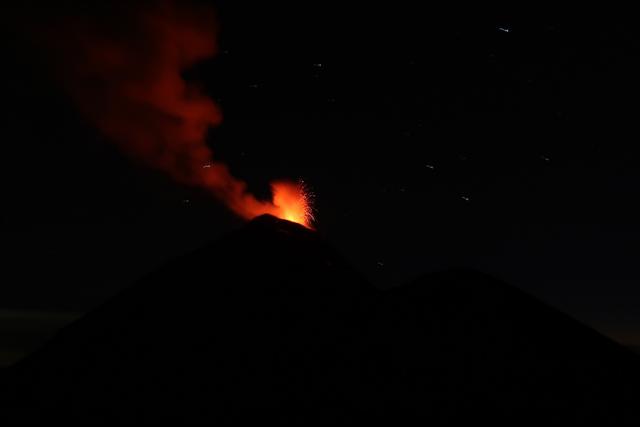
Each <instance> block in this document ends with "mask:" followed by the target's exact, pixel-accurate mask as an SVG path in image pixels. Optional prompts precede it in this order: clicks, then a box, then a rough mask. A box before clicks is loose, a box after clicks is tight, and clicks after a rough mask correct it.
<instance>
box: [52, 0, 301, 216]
mask: <svg viewBox="0 0 640 427" xmlns="http://www.w3.org/2000/svg"><path fill="white" fill-rule="evenodd" d="M121 14H122V16H125V17H126V19H121V20H120V21H119V27H118V28H110V27H108V26H105V25H104V22H102V21H101V19H100V16H95V17H93V18H89V17H85V18H83V19H82V20H80V18H78V17H75V18H72V19H69V20H64V22H58V24H57V25H54V26H53V27H51V28H48V31H44V32H42V34H44V35H45V37H44V38H43V40H42V43H43V45H44V47H45V48H46V49H47V51H48V52H49V53H50V54H51V57H52V58H54V59H53V60H52V61H51V62H52V64H53V67H54V70H55V72H56V75H57V76H58V78H59V80H60V81H61V82H62V83H63V85H64V87H65V88H66V90H67V91H68V93H69V94H70V96H71V97H72V98H73V100H74V101H75V102H76V104H77V105H78V107H79V108H80V110H81V111H82V112H83V113H84V115H85V116H86V117H87V118H88V119H89V120H90V121H91V122H92V123H93V124H94V125H95V126H97V127H98V128H99V129H100V130H101V131H102V132H103V133H104V134H105V135H106V136H107V137H108V138H109V139H110V140H112V141H113V142H114V143H116V144H117V145H118V147H119V148H120V149H121V150H122V151H123V152H124V153H126V154H127V155H129V156H130V157H132V158H134V159H136V160H138V161H140V162H142V163H143V164H145V165H147V166H149V167H151V168H154V169H157V170H161V171H163V172H165V173H167V174H169V175H170V176H172V177H173V178H174V179H175V180H177V181H178V182H180V183H182V184H187V185H192V186H198V187H202V188H205V189H206V190H207V191H208V192H210V193H211V194H212V195H214V196H215V197H216V198H218V199H219V200H220V201H222V202H223V203H224V204H225V205H226V206H227V207H228V208H229V209H230V210H232V211H233V212H234V213H235V214H237V215H238V216H240V217H242V218H245V219H251V218H253V217H255V216H258V215H262V214H271V215H274V216H277V217H279V218H282V219H287V220H289V221H293V222H297V223H300V224H302V225H304V226H306V227H308V228H310V227H311V222H312V215H311V206H310V198H309V193H308V192H307V191H306V188H305V186H304V185H303V184H301V183H294V182H287V181H278V182H274V183H272V184H271V189H272V196H273V201H262V200H258V199H257V198H256V197H255V196H254V195H253V194H251V193H249V192H248V191H247V186H246V184H245V183H244V182H243V181H241V180H239V179H238V178H236V177H234V176H233V175H232V174H231V172H230V171H229V169H228V168H227V166H226V165H224V164H222V163H221V162H219V161H216V160H214V159H213V155H212V152H211V150H210V148H209V146H208V145H207V132H208V130H209V128H210V127H211V126H217V125H219V124H220V123H221V121H222V114H221V112H220V109H219V108H218V106H217V105H216V104H215V103H214V102H213V100H211V99H210V98H209V97H208V96H206V95H205V94H204V93H203V92H202V90H201V89H200V88H199V87H198V86H196V85H195V84H193V83H189V82H187V81H186V80H185V79H184V78H183V74H182V73H183V72H184V71H186V70H188V69H189V68H191V67H193V66H194V65H195V64H196V63H198V62H200V61H202V60H204V59H207V58H209V57H211V56H213V55H214V54H215V53H216V35H217V34H216V33H217V32H216V25H215V19H214V15H213V13H212V12H211V10H209V9H208V8H206V7H196V6H195V5H193V4H190V5H189V7H187V6H186V3H178V2H170V1H166V2H161V3H160V4H159V5H156V6H155V7H150V6H149V4H148V3H144V4H135V5H129V4H127V5H126V7H125V8H124V9H123V10H122V11H121ZM61 58H62V59H63V60H60V59H61Z"/></svg>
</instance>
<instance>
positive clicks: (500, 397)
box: [2, 216, 640, 423]
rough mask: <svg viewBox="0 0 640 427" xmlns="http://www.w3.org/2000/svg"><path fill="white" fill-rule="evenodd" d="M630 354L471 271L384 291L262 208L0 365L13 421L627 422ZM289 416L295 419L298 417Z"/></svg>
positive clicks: (633, 393)
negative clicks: (261, 413)
mask: <svg viewBox="0 0 640 427" xmlns="http://www.w3.org/2000/svg"><path fill="white" fill-rule="evenodd" d="M639 379H640V361H639V359H638V357H637V356H636V355H634V354H632V353H631V352H629V351H628V350H626V349H625V348H623V347H621V346H619V345H617V344H616V343H614V342H612V341H610V340H608V339H607V338H605V337H603V336H601V335H599V334H598V333H596V332H595V331H593V330H591V329H590V328H588V327H587V326H584V325H582V324H580V323H579V322H577V321H575V320H573V319H572V318H570V317H568V316H566V315H564V314H562V313H560V312H558V311H556V310H555V309H553V308H551V307H549V306H547V305H545V304H543V303H542V302H540V301H538V300H537V299H535V298H534V297H532V296H530V295H528V294H526V293H524V292H522V291H520V290H518V289H517V288H514V287H511V286H509V285H507V284H505V283H503V282H501V281H499V280H496V279H494V278H492V277H490V276H487V275H484V274H481V273H478V272H473V271H445V272H441V273H437V274H428V275H425V276H423V277H421V278H420V279H418V280H416V281H414V282H412V283H409V284H406V285H404V286H399V287H396V288H393V289H391V290H385V291H383V290H379V289H377V288H375V287H373V286H372V285H370V284H369V283H368V282H367V281H366V280H365V279H364V278H363V277H361V276H360V275H359V274H358V273H357V272H356V271H355V270H353V269H352V268H351V267H350V266H349V265H348V263H347V262H345V261H344V260H343V259H342V258H341V257H340V256H339V255H338V254H337V253H336V252H335V251H334V250H333V249H332V248H331V247H330V246H329V245H328V244H327V243H326V242H325V241H324V240H323V239H322V238H321V236H320V235H319V234H318V233H316V232H314V231H312V230H309V229H307V228H305V227H303V226H301V225H298V224H295V223H292V222H288V221H284V220H280V219H276V218H274V217H271V216H261V217H258V218H256V219H254V220H253V221H251V222H249V223H248V224H247V225H246V226H245V227H244V228H242V229H240V230H237V231H235V232H233V233H230V234H228V235H227V236H225V237H223V238H221V239H220V240H218V241H216V242H214V243H212V244H211V245H209V246H207V247H204V248H202V249H200V250H198V251H196V252H194V253H191V254H188V255H186V256H183V257H181V258H178V259H175V260H173V261H171V262H169V263H168V264H166V265H165V266H164V267H162V268H161V269H159V270H158V271H156V272H154V273H152V274H149V275H148V276H147V277H145V278H144V279H143V280H141V281H140V282H139V283H137V284H135V285H134V286H131V287H129V288H128V289H126V290H125V291H124V292H122V293H121V294H120V295H118V296H117V297H115V298H114V299H112V300H111V301H108V302H107V303H106V304H104V305H103V306H102V307H100V308H99V309H97V310H95V311H93V312H90V313H88V314H87V315H86V316H84V317H83V318H82V319H80V320H78V321H77V322H75V323H73V324H71V325H70V326H68V327H66V328H64V329H62V330H61V331H60V332H59V333H58V334H57V336H56V337H55V338H54V339H53V340H51V341H50V342H49V343H48V344H47V345H46V346H44V347H43V348H42V349H41V350H39V351H37V352H36V353H34V354H32V355H30V356H29V357H28V358H26V359H25V360H23V361H22V362H20V363H18V364H17V365H15V366H13V367H12V368H11V369H10V370H9V371H8V372H6V373H5V375H4V376H3V384H2V385H3V393H4V394H3V413H4V414H8V415H9V419H11V420H12V421H16V422H27V423H28V422H36V423H37V422H48V423H49V422H52V421H53V422H55V421H60V422H67V423H68V422H70V421H72V422H85V423H92V422H161V421H167V420H174V421H182V422H207V421H216V420H224V419H234V418H237V417H242V416H245V415H246V414H247V411H248V410H251V409H260V408H263V409H265V408H267V409H269V414H273V416H275V417H276V418H277V419H279V420H290V419H299V420H300V419H307V420H308V419H314V418H317V417H318V416H323V417H331V418H336V419H340V418H342V419H344V418H349V419H362V418H364V417H371V416H377V415H379V414H382V412H383V411H384V413H386V414H389V413H391V414H393V416H394V418H395V417H399V416H402V417H403V418H404V417H407V416H409V417H412V418H416V419H420V420H424V421H472V420H473V421H476V422H477V420H479V419H481V420H482V419H484V420H510V421H523V420H525V419H531V418H535V419H539V420H541V421H547V422H548V421H551V422H558V421H564V422H579V421H600V422H638V421H640V418H639V417H638V415H637V414H636V411H635V409H636V408H635V403H637V402H638V401H640V395H639V393H638V392H637V385H638V380H639ZM294 414H295V415H294Z"/></svg>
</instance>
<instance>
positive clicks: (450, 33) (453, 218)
mask: <svg viewBox="0 0 640 427" xmlns="http://www.w3.org/2000/svg"><path fill="white" fill-rule="evenodd" d="M49 3H54V2H49ZM200 3H202V2H200ZM213 3H214V4H216V11H217V16H218V22H219V23H218V26H219V31H220V33H219V34H220V39H219V43H218V44H219V53H218V55H217V56H216V57H215V58H213V59H210V60H206V61H203V62H201V63H200V64H199V65H197V66H196V67H193V68H191V69H190V70H189V71H188V72H186V73H185V78H186V79H187V80H189V81H193V82H198V83H199V84H200V85H201V86H202V88H203V91H204V92H205V93H206V94H207V95H209V96H210V97H211V98H212V99H214V100H215V101H216V102H217V104H218V105H219V106H220V107H221V109H222V112H223V115H224V120H223V123H222V125H220V126H218V127H216V128H213V129H211V131H210V132H209V134H208V137H207V141H208V144H209V146H210V147H211V148H212V150H213V152H214V157H215V158H216V159H217V160H222V161H224V162H225V163H226V164H228V165H229V167H230V169H231V171H232V172H233V174H234V175H236V176H237V177H239V178H242V179H244V180H246V181H247V182H248V184H249V188H250V189H251V190H252V191H253V192H254V193H256V194H258V195H260V196H261V197H264V198H268V196H269V186H268V183H269V182H270V181H271V180H273V179H280V178H286V179H294V180H296V179H303V180H304V181H305V182H306V184H307V185H308V186H309V187H310V188H311V189H312V191H313V193H314V194H315V208H316V213H315V217H316V228H317V231H318V233H321V234H322V235H324V236H325V237H326V238H327V239H328V240H329V241H330V242H331V243H332V244H333V245H334V246H335V247H336V248H337V249H338V251H339V252H341V253H342V254H343V255H344V256H345V257H346V258H347V259H348V260H349V261H351V262H352V263H353V264H354V265H355V266H356V267H357V269H358V270H360V271H361V272H362V273H364V274H365V275H366V276H367V277H368V278H369V279H370V280H371V281H373V282H374V283H376V284H378V285H380V286H383V287H389V286H393V285H396V284H400V283H402V282H403V281H406V280H408V279H411V278H413V277H416V276H417V275H419V274H421V273H424V272H428V271H434V270H438V269H443V268H447V267H471V268H475V269H479V270H482V271H485V272H489V273H492V274H494V275H495V276H497V277H500V278H503V279H505V280H506V281H508V282H510V283H512V284H514V285H516V286H518V287H521V288H522V289H525V290H526V291H528V292H530V293H532V294H534V295H536V296H537V297H539V298H541V299H543V300H544V301H546V302H548V303H550V304H551V305H553V306H555V307H557V308H560V309H561V310H563V311H565V312H568V313H569V314H571V315H572V316H574V317H576V318H578V319H579V320H581V321H583V322H585V323H587V324H589V325H591V326H593V327H595V328H596V329H598V330H600V331H602V332H604V333H606V334H609V335H610V336H612V337H614V338H615V339H617V340H619V341H621V342H623V343H625V344H627V345H634V346H640V290H639V289H640V287H639V286H638V283H639V281H640V271H639V270H638V269H637V268H636V265H637V256H638V250H637V246H638V242H639V241H640V223H639V220H638V218H639V214H640V207H639V206H640V204H639V203H638V194H639V192H638V188H639V186H640V172H639V168H638V165H637V157H636V155H635V152H636V149H635V145H636V144H637V141H638V132H637V127H636V121H637V119H636V116H637V113H638V107H637V100H638V83H637V76H638V75H639V73H638V71H639V70H638V65H639V64H640V62H639V61H638V52H640V50H638V33H637V28H636V26H635V25H633V24H626V23H624V22H622V21H619V20H617V21H613V20H612V21H603V19H599V20H597V21H596V20H582V21H578V20H567V19H560V18H557V19H553V17H552V16H547V20H546V21H539V20H534V19H531V17H529V16H527V15H518V14H509V13H504V12H503V13H500V14H494V15H491V16H486V15H483V16H480V15H477V16H474V14H471V13H470V14H469V15H468V16H466V17H461V16H460V15H459V13H445V12H441V11H437V10H435V9H433V10H420V9H419V8H418V6H416V7H415V8H409V7H401V6H394V5H391V4H388V5H387V6H385V7H384V8H383V7H380V8H378V7H375V6H372V5H368V6H367V8H359V9H354V10H347V9H345V7H344V6H340V7H337V6H332V5H330V3H322V4H317V5H315V6H310V5H309V4H307V3H304V6H302V5H300V6H297V8H291V6H287V7H284V6H278V5H273V4H268V5H267V4H260V3H259V4H250V5H249V4H247V3H243V2H235V1H234V2H213ZM263 3H264V2H263ZM64 4H65V5H64V7H63V6H62V3H60V4H59V5H55V6H54V5H52V4H48V5H42V4H39V3H29V2H27V5H23V6H21V7H20V8H10V9H7V10H6V11H5V12H3V14H2V19H3V20H4V21H6V23H9V24H17V25H14V26H13V28H14V30H13V31H10V32H9V33H8V34H6V35H5V39H6V40H7V41H8V42H9V43H8V48H7V49H6V53H5V55H4V58H3V66H2V74H3V77H2V80H1V81H2V85H3V87H2V93H3V99H4V104H5V107H7V108H6V109H5V113H4V115H3V119H4V123H3V125H2V132H3V136H2V139H3V145H2V147H3V150H2V157H1V159H2V174H3V178H4V179H3V180H2V196H3V203H2V205H3V208H2V210H1V211H0V212H1V213H0V215H1V218H2V236H3V237H2V250H3V257H2V264H1V269H0V271H2V276H1V279H0V280H1V282H2V286H0V324H1V325H2V327H1V328H0V338H3V337H4V338H3V339H4V340H5V341H6V342H8V343H10V344H9V345H5V346H4V347H5V348H6V347H11V346H12V345H13V347H16V348H18V347H20V346H27V345H28V344H24V345H23V344H21V343H22V342H23V341H24V342H26V343H30V342H31V341H34V342H35V341H37V337H38V336H41V334H43V333H44V332H42V331H48V330H50V329H52V328H54V327H57V325H59V324H61V323H64V322H63V320H61V319H70V318H72V317H73V316H74V315H75V314H76V313H81V312H85V311H87V310H89V309H91V308H93V307H95V306H96V305H98V304H100V303H102V302H103V301H105V300H106V299H107V298H108V297H109V296H111V295H113V294H115V293H116V292H118V290H120V289H122V288H123V287H125V286H127V285H129V284H131V283H132V282H134V281H135V279H136V278H138V277H140V276H141V275H142V274H144V273H146V272H148V271H150V270H152V269H154V268H155V267H157V266H158V265H160V264H162V263H163V262H165V261H166V260H167V259H170V258H171V257H173V256H175V255H178V254H182V253H185V252H188V251H189V250H191V249H193V248H196V247H199V246H201V245H203V244H205V243H206V242H209V241H211V240H213V239H215V238H216V237H217V236H219V235H221V234H222V233H225V232H228V231H230V230H232V229H234V228H237V227H239V226H241V224H242V223H243V220H241V219H239V218H237V217H235V216H234V215H233V214H232V213H230V212H229V211H228V210H227V209H226V208H225V207H224V206H222V205H221V204H220V203H219V202H218V201H217V200H216V199H215V198H212V197H211V196H210V195H209V194H207V193H205V192H203V191H202V190H200V189H196V188H190V187H188V186H183V185H180V184H177V183H176V182H175V181H173V180H172V179H171V178H169V177H168V176H166V175H165V174H162V173H160V172H158V171H154V170H151V169H149V168H146V167H144V166H142V165H140V164H139V163H138V162H135V161H132V160H131V159H130V158H129V157H127V156H125V155H124V154H123V153H122V152H121V151H120V150H118V149H117V147H116V146H115V145H113V144H112V143H111V142H110V141H109V140H108V138H106V137H105V136H104V135H103V134H101V132H99V131H98V130H97V129H96V128H95V127H94V126H92V124H91V123H90V122H88V121H87V120H85V118H84V117H83V115H82V114H81V113H80V112H79V111H78V110H77V108H76V107H75V105H74V104H73V102H71V101H70V100H69V98H68V97H67V96H66V94H65V92H64V91H63V90H61V88H60V87H59V86H58V85H57V84H56V82H55V81H54V79H52V77H51V75H50V73H49V72H48V71H47V64H46V61H45V60H44V59H42V58H43V54H42V52H40V51H39V50H38V49H37V47H34V44H32V42H31V41H30V39H29V37H25V31H24V28H25V27H29V26H25V25H22V24H23V23H35V25H36V26H37V25H39V23H42V22H44V21H46V20H47V19H49V17H51V16H56V15H61V14H68V13H77V14H78V15H82V14H95V13H96V10H97V9H96V10H93V9H92V6H87V5H84V6H82V7H80V6H78V4H77V3H74V2H65V3H64ZM4 7H6V6H4ZM95 8H98V7H97V6H95ZM103 12H104V11H102V10H101V11H100V13H103ZM103 19H104V22H106V23H114V25H117V22H118V16H117V14H116V13H115V12H113V13H111V14H109V13H105V14H104V16H103ZM212 25H215V24H213V23H212ZM29 28H32V27H29ZM212 285H214V284H212ZM170 310H171V307H167V311H170ZM24 319H29V320H28V321H25V320H24ZM34 325H35V326H34ZM29 334H31V335H30V336H33V337H35V338H32V339H31V341H30V338H21V337H23V336H24V335H29ZM14 343H18V344H14ZM0 344H1V343H0ZM0 347H1V345H0ZM14 350H15V349H14ZM14 350H11V349H9V350H6V351H5V350H3V351H5V352H10V351H14ZM15 351H17V350H15Z"/></svg>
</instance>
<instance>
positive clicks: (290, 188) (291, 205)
mask: <svg viewBox="0 0 640 427" xmlns="http://www.w3.org/2000/svg"><path fill="white" fill-rule="evenodd" d="M271 191H272V192H273V204H274V206H275V208H276V210H275V212H274V214H275V215H276V216H277V217H279V218H282V219H286V220H287V221H291V222H297V223H298V224H302V225H304V226H305V227H307V228H313V226H312V222H313V206H312V204H311V199H312V197H313V195H312V193H310V192H309V190H308V189H307V188H306V186H305V185H304V183H303V182H302V181H301V182H298V183H293V182H286V181H280V182H274V183H272V184H271Z"/></svg>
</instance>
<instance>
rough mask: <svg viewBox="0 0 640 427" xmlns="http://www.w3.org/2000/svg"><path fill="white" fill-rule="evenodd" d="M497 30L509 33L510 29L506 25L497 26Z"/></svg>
mask: <svg viewBox="0 0 640 427" xmlns="http://www.w3.org/2000/svg"><path fill="white" fill-rule="evenodd" d="M498 30H499V31H502V32H503V33H510V32H511V29H510V28H507V27H498Z"/></svg>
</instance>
